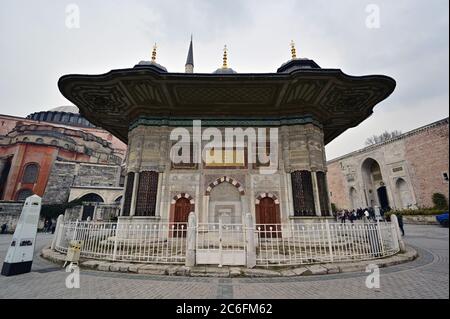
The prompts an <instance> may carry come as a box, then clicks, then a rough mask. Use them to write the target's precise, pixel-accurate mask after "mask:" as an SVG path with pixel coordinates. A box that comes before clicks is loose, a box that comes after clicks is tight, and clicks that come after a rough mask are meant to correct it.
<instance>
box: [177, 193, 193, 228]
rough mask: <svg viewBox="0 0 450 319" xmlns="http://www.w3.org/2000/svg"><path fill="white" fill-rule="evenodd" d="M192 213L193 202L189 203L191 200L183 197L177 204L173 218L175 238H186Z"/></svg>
mask: <svg viewBox="0 0 450 319" xmlns="http://www.w3.org/2000/svg"><path fill="white" fill-rule="evenodd" d="M190 212H191V202H190V201H189V199H187V198H184V197H181V198H179V199H178V200H177V201H176V202H175V209H174V218H173V222H174V225H175V230H174V233H173V236H174V237H186V231H187V230H186V228H187V222H188V218H189V213H190ZM183 226H184V227H183Z"/></svg>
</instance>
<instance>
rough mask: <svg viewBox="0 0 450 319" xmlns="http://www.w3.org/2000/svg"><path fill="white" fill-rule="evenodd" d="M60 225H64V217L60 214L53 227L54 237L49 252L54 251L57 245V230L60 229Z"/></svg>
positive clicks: (58, 237) (58, 238)
mask: <svg viewBox="0 0 450 319" xmlns="http://www.w3.org/2000/svg"><path fill="white" fill-rule="evenodd" d="M62 223H64V215H63V214H61V215H59V216H58V218H57V219H56V227H55V235H54V236H53V240H52V244H51V246H50V249H51V250H55V247H56V245H57V244H58V243H59V240H60V236H59V229H60V228H61V227H62V225H61V224H62Z"/></svg>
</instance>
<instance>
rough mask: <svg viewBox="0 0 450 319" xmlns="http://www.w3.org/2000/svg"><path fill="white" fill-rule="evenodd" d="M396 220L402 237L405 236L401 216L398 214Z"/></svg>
mask: <svg viewBox="0 0 450 319" xmlns="http://www.w3.org/2000/svg"><path fill="white" fill-rule="evenodd" d="M397 220H398V227H400V230H401V231H402V236H405V230H404V229H403V215H402V214H398V215H397Z"/></svg>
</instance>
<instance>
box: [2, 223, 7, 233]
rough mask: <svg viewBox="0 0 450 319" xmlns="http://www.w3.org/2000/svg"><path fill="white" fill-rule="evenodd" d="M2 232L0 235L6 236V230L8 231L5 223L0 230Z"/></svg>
mask: <svg viewBox="0 0 450 319" xmlns="http://www.w3.org/2000/svg"><path fill="white" fill-rule="evenodd" d="M1 229H2V230H1V231H2V234H6V230H7V229H8V225H7V224H6V223H4V224H3V225H2V228H1Z"/></svg>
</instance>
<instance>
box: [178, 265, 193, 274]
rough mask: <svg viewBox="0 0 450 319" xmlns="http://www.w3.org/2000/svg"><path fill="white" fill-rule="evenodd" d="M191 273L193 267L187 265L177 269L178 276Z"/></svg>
mask: <svg viewBox="0 0 450 319" xmlns="http://www.w3.org/2000/svg"><path fill="white" fill-rule="evenodd" d="M190 273H191V268H190V267H187V266H180V267H178V269H177V271H176V273H175V274H176V275H177V276H189V275H190Z"/></svg>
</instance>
